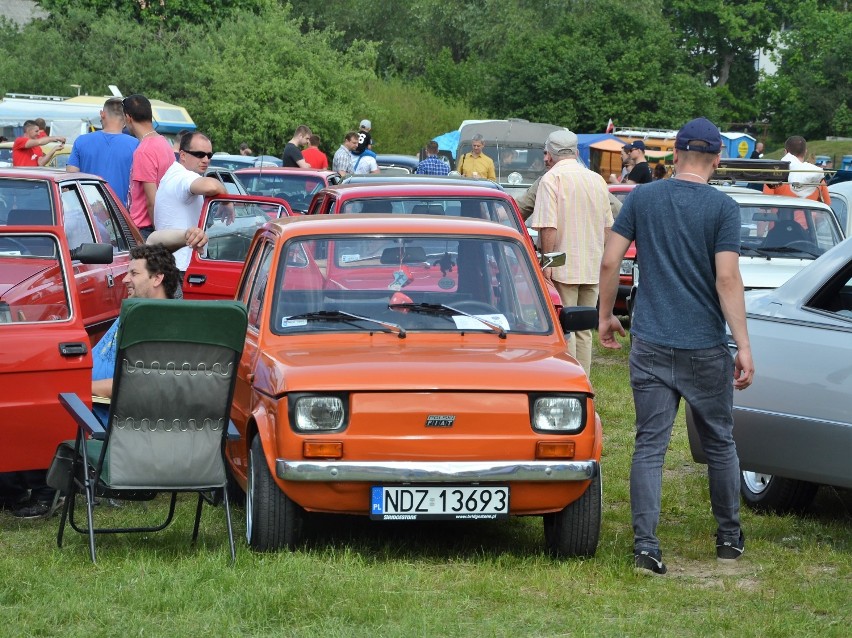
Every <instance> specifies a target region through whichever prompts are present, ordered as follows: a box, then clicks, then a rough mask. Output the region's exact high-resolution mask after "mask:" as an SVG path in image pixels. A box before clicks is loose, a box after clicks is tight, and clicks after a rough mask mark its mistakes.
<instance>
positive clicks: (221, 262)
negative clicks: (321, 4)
mask: <svg viewBox="0 0 852 638" xmlns="http://www.w3.org/2000/svg"><path fill="white" fill-rule="evenodd" d="M292 215H293V211H292V210H291V209H290V206H289V205H288V204H287V202H286V201H283V200H282V199H278V198H274V197H253V196H251V195H217V196H216V197H210V198H207V199H206V200H205V201H204V206H203V207H202V209H201V217H200V219H199V220H198V226H199V227H200V228H203V229H204V231H205V232H206V233H207V237H208V244H207V247H206V248H205V249H204V250H203V251H201V252H198V251H193V252H192V257H191V259H190V262H189V266H188V267H187V269H186V273H185V274H184V278H183V282H182V286H183V296H184V298H186V299H233V298H234V293H235V292H236V290H237V281H238V280H239V278H240V273H241V272H242V270H243V262H245V260H246V255H247V254H248V248H249V245H250V244H251V240H252V237H254V232H255V230H257V229H258V228H260V227H261V226H263V224H265V223H266V222H268V221H269V220H271V219H278V218H279V217H290V216H292Z"/></svg>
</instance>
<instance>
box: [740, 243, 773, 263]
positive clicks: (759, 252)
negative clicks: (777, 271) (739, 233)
mask: <svg viewBox="0 0 852 638" xmlns="http://www.w3.org/2000/svg"><path fill="white" fill-rule="evenodd" d="M740 250H741V251H748V252H749V253H753V254H755V255H760V256H761V257H766V258H767V259H772V257H771V256H770V255H769V253H767V252H766V251H764V250H761V249H760V248H755V247H754V246H748V245H746V244H740Z"/></svg>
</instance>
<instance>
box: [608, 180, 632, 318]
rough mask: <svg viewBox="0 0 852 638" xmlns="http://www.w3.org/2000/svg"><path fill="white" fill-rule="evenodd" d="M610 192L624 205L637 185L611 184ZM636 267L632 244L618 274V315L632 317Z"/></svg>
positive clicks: (616, 302) (616, 308)
mask: <svg viewBox="0 0 852 638" xmlns="http://www.w3.org/2000/svg"><path fill="white" fill-rule="evenodd" d="M608 188H609V192H610V193H612V194H613V195H615V196H616V197H617V198H618V199H619V201H621V202H622V203H624V200H625V199H627V196H628V195H629V194H630V192H631V191H632V190H633V189H634V188H636V184H609V185H608ZM635 265H636V242H635V241H633V242H630V247H629V248H628V249H627V252H626V253H624V259H623V260H622V261H621V269H620V270H619V272H618V294H617V296H616V298H615V312H616V314H622V313H623V314H626V315H630V305H629V302H628V300H629V299H630V291H631V290H632V289H633V267H634V266H635Z"/></svg>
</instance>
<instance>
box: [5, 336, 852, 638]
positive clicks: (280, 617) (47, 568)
mask: <svg viewBox="0 0 852 638" xmlns="http://www.w3.org/2000/svg"><path fill="white" fill-rule="evenodd" d="M626 361H627V349H626V348H625V349H624V350H621V351H618V352H612V351H602V350H597V351H596V357H595V362H594V364H593V372H592V380H593V383H594V386H595V391H596V393H597V403H598V410H599V412H600V414H601V418H602V420H603V424H604V437H605V447H604V458H603V477H604V521H603V530H602V534H601V541H600V545H599V548H598V553H597V556H596V557H595V558H594V559H591V560H585V561H581V560H569V561H564V562H559V561H554V560H552V559H550V558H548V557H547V556H545V555H544V554H543V551H542V547H543V540H544V539H543V533H542V527H541V520H540V519H538V518H529V519H513V520H510V521H507V522H499V523H483V522H477V523H473V524H465V525H458V524H449V523H432V524H406V523H399V524H379V523H370V522H369V521H365V520H361V519H350V518H342V517H341V518H322V519H319V520H316V521H314V523H313V525H312V534H313V539H312V540H311V541H310V542H309V543H308V544H307V545H305V546H304V547H303V548H301V549H300V550H299V551H297V552H295V553H286V552H282V553H278V554H254V553H252V552H251V551H249V550H248V549H247V548H246V547H245V543H244V541H243V540H242V537H243V534H244V530H245V527H244V522H243V520H242V517H243V511H242V509H237V510H236V513H235V519H236V533H237V534H238V536H239V539H238V555H237V564H236V567H235V568H233V569H232V568H230V567H229V566H228V560H229V556H228V550H227V542H226V540H225V527H224V518H223V513H222V510H221V509H219V508H216V509H213V508H209V507H208V508H206V509H205V512H204V518H203V521H202V530H201V538H200V542H199V544H198V546H197V547H192V546H190V544H189V537H190V534H191V525H192V515H193V506H192V503H191V498H190V497H184V498H183V499H182V500H180V502H179V510H178V519H177V520H176V522H175V523H174V524H173V525H172V527H171V528H170V529H168V530H166V531H165V532H159V533H156V534H151V535H148V536H144V537H140V536H131V535H125V536H109V537H101V538H99V539H98V564H97V565H94V566H93V565H92V564H91V563H90V562H89V560H88V554H87V548H86V542H85V538H84V537H82V536H80V535H78V534H76V533H75V532H73V531H70V532H68V533H67V534H66V541H65V546H64V547H63V548H62V549H58V548H57V547H56V542H55V533H56V528H57V525H58V519H56V518H54V519H52V520H49V521H30V522H27V521H18V520H16V519H14V518H12V517H11V516H10V515H9V514H8V513H5V512H4V513H0V636H58V635H64V636H85V637H86V638H95V637H99V636H110V637H112V636H192V637H199V636H210V637H211V638H212V637H214V636H215V637H218V636H305V637H307V636H312V637H313V636H332V637H333V636H380V637H384V636H406V637H413V636H512V637H518V636H666V635H675V636H724V637H726V638H727V637H730V636H737V637H738V638H739V637H748V636H761V637H767V636H768V637H774V636H785V637H786V636H838V637H840V636H848V635H849V626H850V624H852V595H850V591H852V497H850V494H849V493H848V492H841V491H837V490H831V489H826V488H823V489H822V490H821V491H820V493H819V495H818V498H817V501H816V502H815V504H814V507H813V508H812V509H811V511H810V512H809V514H808V515H807V516H806V517H794V516H785V517H778V516H758V515H755V514H752V513H750V512H748V511H745V510H744V514H743V523H744V528H745V530H746V534H747V538H748V545H747V551H746V555H745V557H744V558H743V559H742V560H741V561H740V562H739V563H738V564H737V565H736V566H735V567H733V568H721V567H719V566H718V565H717V563H716V561H715V553H714V547H713V542H714V522H713V519H712V516H711V514H710V505H709V498H708V494H707V481H706V476H705V472H704V466H699V465H695V464H694V463H693V462H692V459H691V457H690V454H689V449H688V443H687V439H686V431H685V426H684V423H683V417H682V414H681V416H680V417H679V418H678V423H677V425H676V427H675V432H674V436H673V439H672V444H671V449H670V450H669V453H668V455H667V458H666V465H665V487H664V495H663V516H662V520H661V522H660V528H659V535H660V538H661V540H662V543H663V548H664V551H665V558H666V562H667V564H668V566H669V574H667V575H666V576H665V577H660V578H647V577H642V576H637V575H635V574H634V573H633V571H632V568H631V566H632V563H631V559H630V557H631V547H632V543H631V541H632V535H631V529H630V511H629V498H628V487H627V479H628V473H629V463H630V454H631V449H632V439H633V408H632V401H631V394H630V389H629V385H628V381H627V373H626V367H627V366H626ZM164 506H165V502H164V501H157V502H155V503H152V504H148V505H147V506H145V505H140V504H128V505H126V506H125V507H123V508H121V509H109V508H99V510H100V509H103V511H97V512H96V515H101V516H105V517H108V518H111V519H115V520H121V521H124V522H126V521H130V520H132V521H139V520H142V518H143V517H144V516H145V515H150V514H156V513H160V512H162V511H164Z"/></svg>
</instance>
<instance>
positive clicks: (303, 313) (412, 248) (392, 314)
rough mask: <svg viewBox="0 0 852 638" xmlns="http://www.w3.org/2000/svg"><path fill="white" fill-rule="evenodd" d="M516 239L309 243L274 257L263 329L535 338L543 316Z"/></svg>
mask: <svg viewBox="0 0 852 638" xmlns="http://www.w3.org/2000/svg"><path fill="white" fill-rule="evenodd" d="M535 269H536V266H535V264H533V263H532V262H531V260H530V258H529V250H528V248H527V247H526V246H524V245H523V243H521V240H520V239H518V240H514V239H508V238H494V237H492V238H482V237H462V238H459V237H456V236H447V235H438V236H410V235H404V236H363V237H362V236H344V237H310V238H300V239H294V240H291V241H290V242H288V243H287V244H286V245H285V246H284V248H283V253H282V256H281V258H280V259H279V269H278V273H277V278H276V299H275V301H274V304H273V307H274V309H275V310H274V312H273V313H272V318H271V320H272V326H271V327H272V331H273V332H274V333H276V334H295V333H305V332H329V331H332V332H340V331H347V332H351V331H357V332H364V331H367V332H392V333H395V334H397V335H399V336H401V337H404V336H405V335H406V334H410V333H411V332H417V331H453V332H488V333H493V334H495V335H498V336H500V337H501V338H504V337H506V335H507V334H508V335H511V334H512V333H533V334H544V333H548V332H550V331H551V330H552V324H551V317H550V311H549V308H548V306H547V302H546V299H545V298H544V295H543V293H542V291H541V288H540V286H539V283H538V279H537V277H536V274H535V273H536V270H535Z"/></svg>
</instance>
